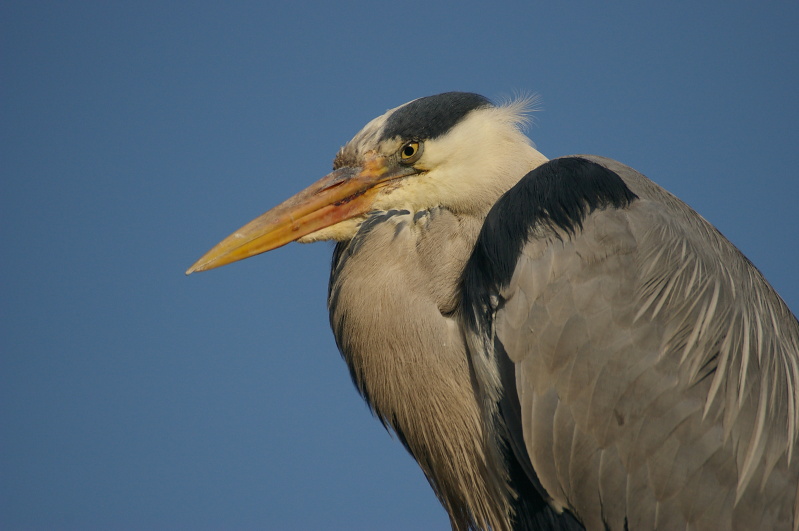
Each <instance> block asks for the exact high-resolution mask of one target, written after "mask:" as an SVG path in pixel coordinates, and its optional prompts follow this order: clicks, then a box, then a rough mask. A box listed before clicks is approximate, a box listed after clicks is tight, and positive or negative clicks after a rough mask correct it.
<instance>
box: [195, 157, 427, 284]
mask: <svg viewBox="0 0 799 531" xmlns="http://www.w3.org/2000/svg"><path fill="white" fill-rule="evenodd" d="M389 164H390V162H389V161H388V160H387V159H386V158H384V157H375V158H373V159H370V160H368V161H367V162H366V163H365V164H364V165H363V167H361V168H341V169H338V170H336V171H334V172H332V173H330V174H328V175H326V176H325V177H323V178H322V179H320V180H319V181H317V182H316V183H314V184H312V185H311V186H309V187H308V188H306V189H305V190H303V191H302V192H300V193H298V194H297V195H295V196H293V197H291V198H289V199H287V200H286V201H284V202H283V203H281V204H279V205H278V206H276V207H275V208H273V209H272V210H270V211H268V212H266V213H265V214H263V215H262V216H260V217H258V218H256V219H254V220H252V221H251V222H249V223H247V224H246V225H244V226H243V227H242V228H240V229H239V230H237V231H236V232H234V233H233V234H231V235H230V236H228V237H227V238H225V239H224V240H222V241H221V242H219V243H218V244H217V245H216V246H215V247H214V248H213V249H211V250H210V251H208V252H207V253H205V255H204V256H203V257H202V258H200V259H199V260H197V262H196V263H195V264H194V265H193V266H191V267H190V268H189V269H188V270H187V271H186V274H187V275H190V274H192V273H194V272H195V271H207V270H209V269H214V268H216V267H220V266H223V265H227V264H230V263H232V262H236V261H238V260H243V259H245V258H249V257H250V256H255V255H256V254H260V253H265V252H266V251H271V250H272V249H276V248H278V247H281V246H283V245H286V244H287V243H289V242H293V241H295V240H297V239H299V238H302V237H303V236H305V235H307V234H311V233H312V232H315V231H317V230H320V229H323V228H325V227H329V226H331V225H335V224H336V223H339V222H341V221H344V220H347V219H350V218H354V217H356V216H359V215H361V214H364V213H366V212H368V211H369V210H371V208H372V204H373V203H374V197H375V195H376V194H377V192H378V190H379V189H380V188H381V186H380V185H382V184H384V183H387V182H388V181H391V180H394V179H398V178H401V177H405V176H407V175H411V174H413V173H414V170H413V168H410V167H404V166H402V167H397V168H396V170H395V171H389V169H388V165H389Z"/></svg>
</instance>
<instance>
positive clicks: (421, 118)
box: [380, 92, 491, 141]
mask: <svg viewBox="0 0 799 531" xmlns="http://www.w3.org/2000/svg"><path fill="white" fill-rule="evenodd" d="M490 106H491V102H490V101H489V100H488V98H486V97H485V96H481V95H479V94H472V93H469V92H445V93H443V94H437V95H435V96H427V97H425V98H419V99H418V100H414V101H412V102H410V103H408V104H407V105H405V106H403V107H400V108H399V109H397V110H396V112H394V114H392V115H391V116H389V117H388V119H387V120H386V124H385V126H384V127H383V132H382V134H381V135H380V140H381V141H382V140H388V139H391V138H395V137H400V138H408V139H411V138H415V139H419V140H427V139H430V138H436V137H439V136H441V135H443V134H444V133H446V132H447V131H449V130H450V129H452V126H454V125H455V124H457V123H458V122H459V121H460V120H461V119H462V118H463V117H464V116H466V115H467V114H468V113H469V112H471V111H473V110H475V109H480V108H483V107H490Z"/></svg>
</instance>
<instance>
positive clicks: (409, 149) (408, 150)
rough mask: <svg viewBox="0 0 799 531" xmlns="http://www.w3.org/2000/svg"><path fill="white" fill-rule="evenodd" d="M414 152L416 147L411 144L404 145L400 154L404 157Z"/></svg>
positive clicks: (410, 155)
mask: <svg viewBox="0 0 799 531" xmlns="http://www.w3.org/2000/svg"><path fill="white" fill-rule="evenodd" d="M414 153H416V148H414V147H413V146H411V145H408V146H405V149H403V150H402V154H403V155H405V156H406V157H412V156H413V154H414Z"/></svg>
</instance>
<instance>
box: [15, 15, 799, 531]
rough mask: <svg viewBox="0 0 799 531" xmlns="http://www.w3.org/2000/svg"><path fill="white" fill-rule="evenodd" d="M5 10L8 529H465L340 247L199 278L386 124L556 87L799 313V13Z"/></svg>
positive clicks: (547, 140) (549, 146) (549, 147)
mask: <svg viewBox="0 0 799 531" xmlns="http://www.w3.org/2000/svg"><path fill="white" fill-rule="evenodd" d="M553 4H555V3H543V2H530V1H524V2H522V1H519V2H495V3H493V4H489V3H488V2H417V1H406V2H401V3H398V2H390V3H388V2H385V3H378V2H365V1H361V2H357V1H356V2H349V3H341V2H311V3H308V2H282V3H278V2H228V3H224V4H223V3H217V2H195V3H183V2H143V1H140V2H92V1H84V2H35V1H25V2H18V1H5V2H3V3H2V4H0V83H1V84H2V85H1V87H0V134H2V141H1V142H0V176H1V178H2V193H0V248H2V252H1V253H0V271H2V276H1V277H0V279H1V280H0V528H2V529H9V530H14V529H25V530H37V529H48V530H53V529H75V530H87V529H115V530H127V529H131V530H133V529H164V530H170V529H199V530H202V529H209V530H210V529H281V530H282V529H298V530H304V529H342V530H344V529H347V530H352V529H355V530H358V529H363V530H368V529H388V530H393V529H396V530H399V529H446V528H447V527H448V524H447V519H446V515H445V513H444V511H443V510H442V509H441V508H440V507H439V505H438V503H437V501H436V499H435V497H434V496H433V494H432V491H431V490H430V488H429V487H428V485H427V483H426V481H425V479H424V477H423V476H422V473H421V472H420V471H419V470H418V468H417V466H416V465H415V464H414V463H413V461H412V460H411V458H410V457H409V456H408V455H407V454H406V453H405V451H404V450H403V448H402V446H401V445H400V444H399V442H397V441H395V440H392V439H391V437H390V436H389V435H388V434H387V433H386V432H385V431H384V430H383V428H382V427H381V426H380V424H379V423H378V422H377V421H375V420H374V419H372V418H371V417H370V414H369V412H368V410H367V408H366V407H365V406H364V405H363V403H362V401H361V400H360V398H359V397H358V396H357V394H356V392H355V390H354V388H353V387H352V385H351V383H350V381H349V375H348V373H347V370H346V368H345V366H344V364H343V362H342V361H341V359H340V357H339V355H338V353H337V351H336V348H335V345H334V342H333V338H332V334H331V333H330V331H329V329H328V319H327V311H326V308H325V296H326V284H327V277H328V264H329V260H330V254H331V245H330V244H327V243H321V244H315V245H308V246H303V245H299V244H292V245H289V246H287V247H285V248H283V249H280V250H278V251H275V252H274V253H270V254H267V255H264V256H260V257H257V258H254V259H250V260H247V261H245V262H242V263H240V264H234V265H232V266H228V267H226V268H223V269H220V270H217V271H213V272H210V273H204V274H201V275H194V276H192V277H190V278H186V277H184V275H183V271H184V270H185V269H186V268H187V267H188V266H189V265H190V264H191V263H192V262H194V260H195V259H197V258H198V257H199V256H200V255H201V254H202V253H204V252H205V251H206V250H207V249H208V248H209V247H211V246H212V245H213V244H215V243H216V242H217V241H218V240H220V239H221V238H222V237H224V236H226V235H227V234H228V233H230V232H231V231H233V230H235V229H236V228H238V227H239V226H241V225H242V224H243V223H244V222H246V221H248V220H250V219H251V218H253V217H255V216H256V215H258V214H260V213H262V212H264V211H265V210H267V209H268V208H269V207H271V206H273V205H275V204H277V203H278V202H279V201H282V200H283V199H284V198H285V197H287V196H289V195H291V194H292V193H294V192H295V191H297V190H299V189H301V188H303V187H305V186H306V185H307V184H309V183H311V182H312V181H314V180H316V179H317V178H319V177H321V176H322V175H324V174H325V173H326V172H327V171H328V170H329V168H330V164H331V161H332V158H333V156H334V155H335V153H336V150H337V149H338V148H339V146H340V145H341V144H343V143H344V142H345V141H347V140H348V139H349V138H350V137H351V136H352V135H353V134H354V133H355V132H357V131H358V129H360V127H361V126H362V125H363V124H365V123H366V122H367V121H368V120H369V119H371V118H373V117H374V116H376V115H378V114H380V113H382V112H383V111H384V110H386V109H388V108H390V107H394V106H396V105H399V104H401V103H403V102H405V101H408V100H410V99H413V98H416V97H420V96H425V95H430V94H434V93H438V92H443V91H447V90H466V91H474V92H480V93H482V94H485V95H486V96H488V97H490V98H492V99H495V100H502V99H504V98H509V97H513V96H514V94H519V93H529V92H536V93H538V94H540V95H541V98H542V100H541V101H542V103H541V105H540V108H541V110H540V112H538V113H537V114H536V117H535V123H534V124H533V125H532V126H531V127H530V130H529V134H530V136H531V137H532V138H533V139H534V140H535V142H536V144H537V146H538V147H539V149H540V150H541V151H542V152H543V153H544V154H546V155H548V156H551V157H554V156H560V155H567V154H573V153H592V154H598V155H605V156H609V157H612V158H616V159H618V160H620V161H622V162H624V163H627V164H629V165H631V166H633V167H635V168H636V169H638V170H640V171H641V172H643V173H645V174H646V175H648V176H649V177H650V178H652V179H654V180H655V181H657V182H658V183H660V184H661V185H663V186H665V187H666V188H667V189H669V190H670V191H671V192H673V193H675V194H676V195H678V196H679V197H681V198H682V199H683V200H685V201H686V202H688V203H689V204H690V205H691V206H693V207H694V208H695V209H696V210H697V211H699V212H700V213H701V214H702V215H703V216H705V217H706V218H707V219H708V220H710V221H711V222H712V223H714V224H715V225H716V226H717V227H718V228H719V230H721V231H722V232H723V233H724V234H725V235H726V236H727V237H728V238H730V239H731V240H732V241H733V243H735V244H736V245H737V246H738V247H739V248H741V249H742V250H743V251H744V253H745V254H747V256H749V258H750V259H751V260H752V261H753V262H754V263H755V264H756V265H757V266H758V267H759V268H760V269H761V271H762V272H763V273H764V274H765V276H766V277H767V278H768V279H769V280H770V281H771V282H772V284H773V285H774V286H775V288H776V289H777V290H778V291H779V292H780V293H781V294H782V296H783V297H784V298H785V300H786V301H787V302H788V304H789V306H791V307H792V308H793V310H794V311H795V312H796V311H797V310H799V283H798V282H797V280H796V275H797V271H799V264H797V262H799V214H798V213H797V208H796V201H797V197H799V172H797V162H796V154H797V144H799V125H798V124H799V98H797V94H798V93H799V90H797V86H799V31H797V27H799V4H797V3H796V2H790V3H789V2H780V3H778V2H773V3H761V4H755V3H753V2H701V3H696V2H660V3H646V2H632V1H625V2H614V3H607V2H603V3H601V7H600V3H589V2H558V3H557V7H554V6H553Z"/></svg>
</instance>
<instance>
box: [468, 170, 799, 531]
mask: <svg viewBox="0 0 799 531" xmlns="http://www.w3.org/2000/svg"><path fill="white" fill-rule="evenodd" d="M463 293H464V310H465V313H464V315H465V318H466V324H467V327H469V328H470V330H471V331H472V332H474V333H477V334H478V335H482V336H483V337H484V340H483V341H471V342H470V347H471V352H472V359H473V363H474V364H475V370H476V373H477V375H478V379H479V380H480V376H481V374H482V375H483V378H482V383H483V384H485V385H484V388H485V387H490V386H491V378H490V377H488V376H486V375H490V374H491V373H492V371H495V372H496V371H498V372H499V373H500V374H502V373H503V366H504V367H505V369H504V372H505V373H506V374H511V375H513V378H514V380H515V383H516V391H517V392H516V395H517V396H501V395H502V391H501V389H500V390H499V391H496V393H495V394H496V398H497V399H499V400H500V401H508V400H518V402H519V405H518V407H515V408H513V407H511V408H508V407H500V408H499V410H500V411H502V410H504V411H519V412H520V415H521V419H520V423H521V425H522V429H521V430H516V432H515V433H514V432H513V430H510V431H511V435H510V436H511V437H516V438H517V439H518V440H517V444H516V445H515V447H524V448H526V449H527V452H528V456H527V457H528V458H529V459H530V461H531V462H532V466H533V467H534V469H535V473H536V474H537V476H538V479H539V480H540V483H541V484H542V485H543V488H544V489H545V490H546V491H547V493H548V495H549V496H550V497H551V498H552V499H553V500H554V502H555V503H556V504H558V505H560V506H562V507H564V508H568V509H572V510H574V511H575V512H579V517H580V518H581V519H582V521H583V522H584V523H585V524H587V525H589V527H590V526H597V527H600V526H602V525H606V524H608V525H609V526H610V527H611V528H615V526H619V527H620V528H622V527H623V526H624V525H625V520H630V521H629V524H630V527H633V525H632V524H633V523H636V524H637V525H638V526H643V527H653V526H655V525H665V526H666V527H669V525H671V524H675V525H677V523H678V522H677V520H675V521H674V522H664V521H658V520H657V518H661V519H662V518H664V515H673V517H674V518H675V519H683V521H694V522H696V523H700V524H701V522H702V521H703V519H714V518H717V517H719V515H721V514H726V515H727V516H726V518H730V517H731V515H734V517H735V518H737V519H738V520H740V521H741V522H744V521H748V522H749V523H751V524H752V525H753V526H754V527H757V526H758V525H760V524H762V523H763V522H776V521H778V520H779V519H780V518H782V521H788V518H787V517H786V516H785V515H783V516H781V517H779V516H776V515H772V514H769V511H771V510H774V509H773V508H774V507H776V506H777V504H778V503H782V502H783V501H784V500H782V498H785V497H786V496H789V495H788V494H786V492H787V491H788V487H790V486H791V485H792V488H793V491H794V493H793V494H790V496H795V491H796V485H795V482H796V477H795V476H796V468H797V467H796V457H793V459H794V462H793V465H792V468H791V471H790V472H789V471H788V465H787V464H786V463H785V461H787V460H788V458H789V457H790V454H791V448H793V446H795V445H796V430H797V428H796V415H797V413H796V402H797V396H796V395H797V378H799V373H798V372H797V369H796V367H797V358H799V356H797V350H798V349H797V344H799V339H797V338H798V337H799V332H797V330H799V327H797V325H796V319H795V317H793V315H792V314H791V313H790V311H789V310H788V309H787V308H786V307H785V305H784V303H782V301H781V299H779V297H778V296H777V295H776V294H775V293H774V292H773V290H772V289H771V287H770V286H769V285H768V283H767V282H766V281H765V280H764V279H763V278H762V276H761V275H760V273H759V272H758V271H757V270H756V269H755V268H754V266H752V265H751V263H749V261H748V260H746V258H745V257H743V255H741V253H740V252H738V250H737V249H735V247H734V246H733V245H732V244H730V243H729V242H728V241H727V240H726V239H724V238H723V236H721V235H720V234H719V233H718V231H716V230H715V229H714V228H713V227H712V226H711V225H710V224H709V223H707V222H706V221H705V220H704V219H703V218H701V216H699V215H698V214H696V213H695V212H693V210H691V209H690V208H689V207H688V206H687V205H685V204H684V203H682V202H681V201H679V200H678V199H677V198H675V197H674V196H672V195H671V194H669V193H668V192H666V191H665V190H663V189H662V188H660V187H659V186H657V185H656V184H655V183H653V182H652V181H650V180H649V179H647V178H646V177H644V176H643V175H641V174H639V173H638V172H636V171H635V170H632V169H631V168H629V167H627V166H624V165H622V164H620V163H618V162H615V161H611V160H609V159H603V158H599V157H585V156H580V157H568V158H564V159H555V160H553V161H550V162H549V163H547V164H545V165H543V166H542V167H539V168H537V169H536V170H534V171H532V172H531V173H530V174H528V175H527V176H526V177H525V178H523V179H522V180H521V181H520V182H519V183H518V184H517V185H516V187H514V188H513V189H511V190H510V191H509V192H508V193H507V194H506V195H505V196H503V198H502V199H500V201H499V202H498V203H497V205H495V207H494V209H493V210H492V211H491V212H490V213H489V215H488V218H487V219H486V222H485V224H484V226H483V230H482V232H481V235H480V238H479V239H478V242H477V245H476V247H475V250H474V253H473V255H472V257H471V258H470V261H469V263H468V264H467V267H466V270H465V272H464V285H463ZM481 366H483V369H482V370H481ZM495 381H497V380H495ZM488 395H491V392H490V390H489V392H488ZM508 424H509V425H513V424H516V425H518V424H519V422H515V423H514V422H508ZM778 463H783V464H782V465H780V464H778ZM775 466H776V467H777V468H779V467H781V466H782V467H783V468H784V471H783V472H780V474H783V477H789V479H787V481H784V480H780V481H777V480H775V481H773V482H771V483H770V482H769V481H768V476H769V474H770V472H771V471H772V469H773V468H774V467H775ZM786 474H787V476H786ZM791 474H793V476H791ZM587 478H593V479H594V480H595V481H593V482H592V481H587ZM755 483H757V485H755ZM758 489H759V493H757V494H753V495H752V496H748V497H747V496H742V495H743V493H744V491H747V492H748V493H753V492H755V491H757V490H758ZM781 489H782V490H781ZM633 491H634V492H635V496H634V498H635V499H634V500H633V499H628V496H629V495H630V494H631V493H632V492H633ZM709 493H717V494H709ZM721 493H723V494H721ZM650 498H651V500H649V501H651V502H652V503H651V504H649V503H645V501H646V500H647V499H650ZM610 499H612V500H613V502H612V503H611V502H610V501H609V500H610ZM741 500H743V501H741ZM658 504H660V506H661V510H660V511H655V509H654V508H655V507H657V506H658ZM733 505H735V511H733V510H732V509H731V508H732V507H733ZM644 507H649V508H650V509H647V510H644V509H643V508H644ZM753 507H754V509H753ZM639 508H640V509H639ZM705 523H707V524H708V525H709V526H711V527H712V526H715V525H719V524H720V525H721V526H722V527H727V526H728V525H727V524H729V523H730V522H729V521H727V523H726V524H725V523H724V522H719V521H711V520H708V521H707V522H705ZM700 527H701V525H700Z"/></svg>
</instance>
